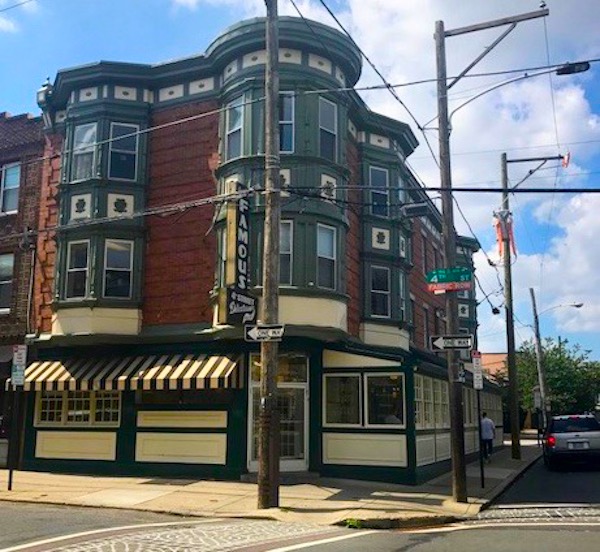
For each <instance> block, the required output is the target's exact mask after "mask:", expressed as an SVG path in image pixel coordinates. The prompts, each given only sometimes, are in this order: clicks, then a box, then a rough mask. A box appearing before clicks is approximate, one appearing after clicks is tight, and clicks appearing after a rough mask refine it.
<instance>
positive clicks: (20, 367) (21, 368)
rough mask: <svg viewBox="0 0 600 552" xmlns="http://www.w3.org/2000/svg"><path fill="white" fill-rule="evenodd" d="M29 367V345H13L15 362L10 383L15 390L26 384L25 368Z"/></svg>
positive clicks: (13, 362)
mask: <svg viewBox="0 0 600 552" xmlns="http://www.w3.org/2000/svg"><path fill="white" fill-rule="evenodd" d="M26 366H27V345H13V361H12V369H11V372H10V382H11V383H12V386H13V389H16V388H17V387H19V386H21V385H23V384H24V383H25V367H26Z"/></svg>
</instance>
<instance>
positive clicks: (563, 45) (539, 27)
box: [0, 0, 600, 359]
mask: <svg viewBox="0 0 600 552" xmlns="http://www.w3.org/2000/svg"><path fill="white" fill-rule="evenodd" d="M21 1H22V0H21ZM19 2H20V0H0V52H2V54H3V55H2V56H0V83H1V86H0V111H8V112H11V113H13V114H18V113H23V112H31V113H38V109H37V106H36V104H35V92H36V90H37V89H38V88H39V86H40V85H41V84H42V82H43V81H44V80H45V78H46V77H50V79H51V80H54V78H55V75H56V72H57V71H58V70H59V69H61V68H66V67H73V66H76V65H81V64H86V63H91V62H95V61H98V60H114V61H129V62H137V63H160V62H164V61H167V60H169V59H174V58H180V57H187V56H190V55H194V54H198V53H202V52H204V51H205V49H206V47H207V46H208V44H209V43H210V42H211V41H212V40H213V39H214V38H215V37H216V36H217V35H218V34H219V33H220V32H221V31H223V30H224V29H225V28H226V27H228V26H229V25H231V24H233V23H235V22H237V21H238V20H240V19H244V18H246V17H252V16H256V15H264V2H263V0H34V1H31V2H27V3H25V4H23V5H21V6H19V7H16V8H13V9H8V10H6V11H2V10H3V9H6V8H10V6H13V5H14V4H18V3H19ZM326 3H327V4H328V5H329V6H330V7H331V9H332V10H333V11H335V13H336V14H337V15H338V16H339V17H340V19H341V21H342V22H343V23H344V25H345V26H346V27H347V29H348V30H349V31H350V32H351V33H352V36H353V37H354V38H355V40H356V41H357V43H358V44H359V46H360V47H361V48H362V49H363V50H364V51H365V52H366V53H367V55H368V56H369V58H370V59H371V60H372V61H373V62H374V63H375V64H376V65H377V67H378V68H379V69H380V70H381V71H382V72H383V73H384V74H385V75H386V78H387V79H388V80H389V81H390V82H392V83H409V82H413V81H416V80H420V79H427V78H432V77H434V76H435V50H434V41H433V38H432V37H433V32H434V26H435V21H436V20H443V21H444V22H445V25H446V28H447V29H452V28H457V27H462V26H467V25H472V24H475V23H480V22H483V21H489V20H493V19H498V18H501V17H506V16H509V15H515V14H519V13H524V12H529V11H534V10H537V9H538V7H539V1H538V0H503V1H502V2H481V0H329V1H328V2H326ZM546 3H547V7H548V8H549V9H550V16H549V17H547V18H545V19H544V20H541V19H540V20H535V21H530V22H524V23H521V24H519V25H518V27H517V28H516V29H515V30H514V31H513V32H512V33H511V35H509V37H508V38H507V39H505V40H504V41H503V42H502V43H501V44H500V45H499V46H498V47H497V48H495V49H494V51H493V52H492V53H491V54H490V55H489V56H487V57H486V58H485V60H484V61H483V62H482V63H481V64H480V65H478V66H477V68H476V72H491V71H501V70H507V69H516V68H526V67H533V66H546V65H548V64H557V63H564V62H567V61H575V60H583V59H596V58H600V34H599V33H598V30H597V24H598V21H600V2H598V1H597V0H548V1H547V2H546ZM296 4H297V5H298V7H299V9H300V10H301V12H302V13H303V14H304V15H305V16H306V17H309V18H313V19H318V20H319V21H321V22H324V23H327V24H330V25H331V26H333V27H335V26H336V23H335V22H334V21H333V20H332V19H331V18H330V16H329V15H328V14H327V13H326V12H325V11H324V10H323V8H322V6H321V4H320V2H319V1H317V0H296ZM279 5H280V13H282V14H286V15H293V14H296V11H295V9H294V7H293V6H292V4H291V3H290V0H280V3H279ZM498 34H499V31H498V30H497V29H496V30H489V31H485V32H481V33H476V34H469V35H465V36H460V37H453V38H451V39H448V41H447V44H446V49H447V57H448V73H449V75H455V74H457V73H458V72H459V71H460V70H462V69H463V68H464V67H465V66H466V65H467V64H468V63H469V62H471V61H472V60H473V59H474V58H475V57H476V56H477V55H479V54H480V53H481V52H482V50H483V48H485V47H486V46H487V45H489V44H490V43H491V42H492V41H493V40H494V39H495V37H496V36H498ZM599 68H600V64H596V63H594V64H592V69H591V70H590V71H589V72H587V73H584V74H581V75H576V76H571V77H556V76H549V75H545V76H540V77H536V78H528V79H525V80H522V81H520V82H519V83H515V84H512V85H506V86H502V87H500V88H498V89H497V90H495V91H494V92H490V93H489V94H485V95H484V96H482V97H481V98H479V99H477V100H475V101H474V102H473V103H471V104H469V106H467V107H465V108H464V109H461V110H460V111H459V112H457V113H456V115H455V116H454V117H453V119H452V124H453V131H452V139H451V142H452V152H453V157H452V165H453V182H454V185H456V186H460V185H478V186H479V185H480V186H485V187H496V188H497V187H499V185H500V155H501V153H502V152H506V153H507V155H508V157H509V159H516V158H523V157H536V156H550V155H557V154H563V153H566V152H567V151H570V152H571V155H572V161H571V165H570V166H569V167H568V168H567V169H561V168H557V167H556V164H552V163H549V164H548V166H547V167H548V168H545V169H544V170H542V171H540V172H538V173H536V174H535V175H534V176H533V177H532V178H530V179H529V180H528V181H527V182H526V183H525V184H523V186H525V185H527V186H532V187H536V186H539V187H550V188H551V187H553V186H558V187H597V186H596V180H597V175H598V173H599V171H600V86H599V84H600V83H599V78H600V71H599ZM506 78H507V77H501V76H495V77H481V78H477V79H475V78H469V79H463V80H462V81H461V82H460V83H459V84H458V85H457V86H456V87H455V89H453V94H452V95H451V97H450V109H451V110H452V109H454V108H455V107H457V106H458V105H460V104H461V103H463V102H464V101H466V100H467V99H469V98H470V97H472V96H474V95H476V94H478V93H480V92H481V91H484V90H486V89H487V88H488V87H490V86H492V85H495V84H498V83H500V82H503V81H504V80H506ZM376 83H377V84H379V80H378V79H377V77H376V76H375V75H374V73H373V71H371V70H370V69H368V68H365V70H364V72H363V77H362V80H361V84H376ZM398 93H399V94H400V96H401V98H402V100H403V102H404V103H405V104H406V106H408V108H409V109H410V110H411V112H412V113H413V115H414V116H415V117H416V119H417V120H418V121H419V123H420V124H421V126H427V125H424V124H423V123H425V122H426V121H428V120H430V119H432V118H433V117H435V115H436V110H437V108H436V99H435V85H434V84H428V85H413V86H406V87H402V88H399V89H398ZM364 97H365V99H366V100H367V102H368V103H369V105H370V106H371V108H372V109H374V110H376V111H379V112H381V113H384V114H386V115H389V116H392V117H396V118H398V119H401V120H403V121H405V122H407V123H409V124H411V126H412V128H413V130H414V132H415V135H416V136H417V138H418V140H419V142H420V143H421V145H420V147H419V148H418V149H417V151H416V152H415V153H414V154H413V156H411V158H409V162H410V164H411V167H412V168H413V170H414V171H415V172H416V174H417V175H418V177H419V178H421V179H422V180H423V181H424V182H426V183H428V184H430V185H432V186H437V184H438V182H439V172H438V169H437V167H436V165H435V162H434V160H433V159H432V156H431V155H430V154H429V152H428V150H427V148H426V146H425V138H424V136H423V133H421V131H420V130H419V129H418V128H416V126H415V125H414V124H413V123H412V121H411V119H410V117H409V115H408V114H407V112H406V111H405V110H404V109H403V108H402V107H401V106H400V105H399V104H398V102H396V101H395V100H394V99H393V98H392V97H391V95H389V93H387V92H385V91H377V92H369V93H366V94H365V95H364ZM429 126H430V127H432V128H431V129H430V130H428V131H425V134H426V136H427V138H428V139H429V140H430V142H431V144H432V147H433V149H434V151H435V152H436V153H437V134H436V131H435V126H436V123H435V121H434V122H433V123H431V124H430V125H429ZM533 168H535V164H533V165H528V164H519V165H512V166H510V169H509V179H510V182H511V183H513V184H514V183H516V182H518V180H520V178H522V176H523V175H524V174H526V172H527V171H528V170H530V169H533ZM456 198H457V201H458V203H459V205H460V206H461V209H462V210H463V212H464V214H465V216H466V219H467V220H468V222H469V225H468V226H467V224H466V222H465V221H464V220H463V219H462V217H461V216H460V214H459V213H456V214H455V224H456V226H457V228H458V230H459V231H460V232H461V233H463V234H465V235H472V233H471V230H473V233H474V234H475V236H476V237H477V238H478V239H479V240H480V242H481V243H482V246H483V249H484V251H485V255H484V254H483V253H481V254H479V255H478V257H477V266H478V271H477V273H478V276H479V279H480V281H481V284H482V287H483V288H484V290H485V291H486V293H490V294H491V295H490V300H491V301H492V303H493V304H495V305H496V306H501V305H502V293H501V289H500V285H499V282H498V276H499V274H498V272H500V275H501V268H500V267H492V266H490V265H489V264H488V262H487V258H490V259H492V260H493V261H498V253H497V249H496V248H495V244H494V233H493V230H492V215H493V211H494V210H495V209H498V207H499V200H500V198H499V196H497V195H496V194H473V193H471V194H456ZM511 208H512V210H513V213H514V218H515V235H516V241H517V247H518V253H519V254H518V257H517V259H516V261H515V262H514V265H513V282H514V295H515V313H516V316H517V321H516V331H517V342H520V341H521V340H523V339H527V338H529V337H531V328H530V326H529V325H530V324H531V322H532V314H531V304H530V299H529V287H533V288H535V290H536V294H537V298H538V306H539V310H540V311H546V312H544V314H542V316H541V317H540V322H541V328H542V334H543V335H545V336H552V337H555V338H556V337H557V336H558V335H560V336H561V337H563V338H565V337H566V338H568V339H569V340H570V341H571V342H572V343H575V342H577V343H580V344H582V346H583V347H584V348H587V349H590V350H592V356H593V358H598V359H600V346H598V345H597V343H596V341H597V339H596V337H597V336H598V334H599V332H600V271H598V270H597V268H596V266H597V265H598V264H600V240H599V239H598V237H597V236H598V235H600V216H598V215H597V213H599V212H600V198H599V197H597V196H596V195H592V194H588V195H576V194H569V195H565V194H553V195H541V194H538V195H519V196H514V197H511ZM486 257H487V258H486ZM479 296H480V298H482V294H481V293H479ZM579 301H581V302H583V303H585V305H584V307H583V308H581V309H573V308H570V307H560V308H551V307H554V306H556V305H563V304H565V305H567V304H570V303H573V302H579ZM546 309H550V310H546ZM479 318H480V324H481V325H480V331H479V333H480V342H481V346H480V348H481V349H482V350H483V351H488V352H492V351H502V350H504V349H505V335H504V319H503V315H499V316H493V315H492V314H491V309H490V308H489V305H487V303H486V302H484V303H483V304H482V305H481V306H480V309H479Z"/></svg>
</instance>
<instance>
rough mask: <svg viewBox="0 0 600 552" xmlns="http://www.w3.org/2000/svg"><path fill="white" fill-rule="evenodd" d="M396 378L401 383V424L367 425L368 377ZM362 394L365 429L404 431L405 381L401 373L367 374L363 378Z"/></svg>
mask: <svg viewBox="0 0 600 552" xmlns="http://www.w3.org/2000/svg"><path fill="white" fill-rule="evenodd" d="M382 376H383V377H389V376H398V377H399V378H400V379H401V381H402V420H403V422H402V423H401V424H371V423H369V378H370V377H382ZM363 392H364V397H365V399H364V403H365V410H364V411H365V427H369V428H377V429H406V380H405V379H404V373H402V372H368V373H365V374H364V378H363Z"/></svg>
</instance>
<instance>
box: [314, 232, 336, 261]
mask: <svg viewBox="0 0 600 552" xmlns="http://www.w3.org/2000/svg"><path fill="white" fill-rule="evenodd" d="M317 252H318V255H319V256H320V257H329V258H333V257H334V256H335V230H334V229H333V228H327V227H325V226H319V227H318V233H317Z"/></svg>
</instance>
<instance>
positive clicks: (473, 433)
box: [465, 429, 479, 453]
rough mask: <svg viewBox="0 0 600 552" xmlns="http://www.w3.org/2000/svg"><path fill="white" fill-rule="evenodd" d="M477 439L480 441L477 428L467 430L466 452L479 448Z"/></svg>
mask: <svg viewBox="0 0 600 552" xmlns="http://www.w3.org/2000/svg"><path fill="white" fill-rule="evenodd" d="M477 441H478V436H477V430H473V429H467V430H465V452H466V453H469V452H475V451H476V450H479V447H478V446H477V444H478V443H477Z"/></svg>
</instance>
